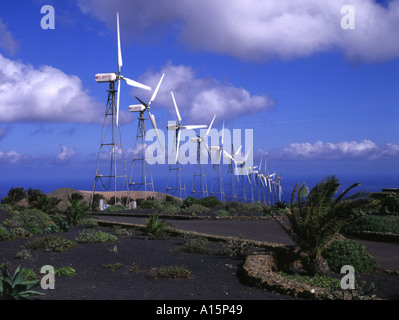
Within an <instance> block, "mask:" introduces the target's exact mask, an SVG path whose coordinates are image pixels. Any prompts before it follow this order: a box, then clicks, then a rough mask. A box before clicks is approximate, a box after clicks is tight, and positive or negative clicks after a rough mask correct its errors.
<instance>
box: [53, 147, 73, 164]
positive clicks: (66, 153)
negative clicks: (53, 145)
mask: <svg viewBox="0 0 399 320" xmlns="http://www.w3.org/2000/svg"><path fill="white" fill-rule="evenodd" d="M75 156H76V150H75V149H74V148H72V147H67V146H64V145H61V152H60V153H59V154H58V155H57V157H56V159H57V160H58V161H66V160H69V159H72V158H74V157H75Z"/></svg>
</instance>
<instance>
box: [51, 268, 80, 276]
mask: <svg viewBox="0 0 399 320" xmlns="http://www.w3.org/2000/svg"><path fill="white" fill-rule="evenodd" d="M54 273H55V275H56V276H61V277H76V270H75V269H74V268H72V267H71V266H65V267H61V268H60V269H56V270H55V271H54Z"/></svg>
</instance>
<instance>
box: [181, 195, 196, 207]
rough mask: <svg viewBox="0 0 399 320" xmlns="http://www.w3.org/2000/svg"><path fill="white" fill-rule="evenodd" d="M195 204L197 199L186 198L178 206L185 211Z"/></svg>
mask: <svg viewBox="0 0 399 320" xmlns="http://www.w3.org/2000/svg"><path fill="white" fill-rule="evenodd" d="M196 203H197V199H195V198H194V197H187V198H186V199H184V200H183V203H182V205H181V206H180V207H181V208H182V209H186V208H189V207H191V206H192V205H193V204H196Z"/></svg>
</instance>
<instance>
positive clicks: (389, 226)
mask: <svg viewBox="0 0 399 320" xmlns="http://www.w3.org/2000/svg"><path fill="white" fill-rule="evenodd" d="M351 231H352V232H353V231H355V232H359V231H371V232H391V233H397V234H399V219H394V218H386V217H379V216H369V215H366V216H362V217H359V218H358V219H356V220H355V221H353V222H352V223H350V224H349V225H347V226H345V227H344V228H343V229H342V232H351Z"/></svg>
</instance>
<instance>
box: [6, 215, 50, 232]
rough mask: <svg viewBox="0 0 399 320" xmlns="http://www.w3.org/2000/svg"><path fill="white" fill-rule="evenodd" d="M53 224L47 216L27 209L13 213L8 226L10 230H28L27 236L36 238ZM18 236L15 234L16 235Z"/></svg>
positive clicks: (7, 223)
mask: <svg viewBox="0 0 399 320" xmlns="http://www.w3.org/2000/svg"><path fill="white" fill-rule="evenodd" d="M51 224H53V220H52V219H51V218H50V217H49V216H48V215H47V214H45V213H44V212H42V211H40V210H37V209H25V210H24V211H21V212H18V211H13V212H12V213H11V214H10V215H9V217H8V219H7V221H6V225H7V226H8V227H9V228H12V229H14V228H21V229H24V230H26V231H27V233H28V235H27V236H35V235H37V234H39V233H41V232H42V229H43V228H45V227H46V226H49V225H51ZM9 232H11V231H9ZM17 234H18V233H15V235H17ZM25 236H26V235H25Z"/></svg>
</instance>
